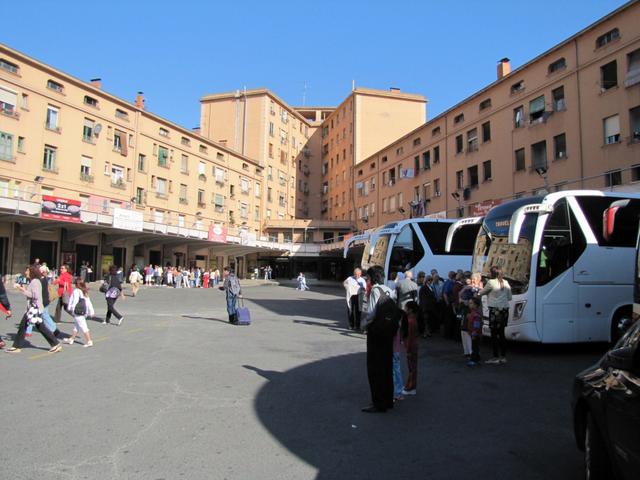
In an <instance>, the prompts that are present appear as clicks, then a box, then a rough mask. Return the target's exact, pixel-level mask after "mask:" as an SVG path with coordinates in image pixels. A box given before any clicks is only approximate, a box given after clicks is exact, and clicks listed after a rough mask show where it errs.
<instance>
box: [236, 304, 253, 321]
mask: <svg viewBox="0 0 640 480" xmlns="http://www.w3.org/2000/svg"><path fill="white" fill-rule="evenodd" d="M236 315H237V318H238V325H251V313H249V308H248V307H245V306H244V298H239V299H238V307H237V308H236Z"/></svg>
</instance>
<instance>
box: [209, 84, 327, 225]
mask: <svg viewBox="0 0 640 480" xmlns="http://www.w3.org/2000/svg"><path fill="white" fill-rule="evenodd" d="M200 105H201V116H200V118H201V120H200V132H201V133H202V135H204V136H205V137H207V138H209V139H211V140H213V141H215V142H217V143H220V144H222V145H226V146H227V147H229V148H230V149H232V150H234V151H236V152H239V153H240V154H242V155H245V156H247V157H250V158H254V159H256V160H257V161H258V163H259V164H260V165H262V166H263V168H264V169H265V173H266V175H265V178H264V181H263V182H262V184H261V186H260V188H261V195H263V196H264V197H265V202H263V210H262V212H261V215H262V218H263V219H264V221H266V222H268V221H269V220H270V219H274V220H291V219H294V218H310V217H311V218H312V217H314V216H317V215H318V212H317V211H318V210H319V207H318V204H319V202H316V201H314V199H313V195H312V194H311V192H317V191H318V187H317V185H316V182H317V179H318V175H314V173H317V172H314V170H317V168H316V164H317V163H318V162H317V161H316V162H314V160H315V159H314V155H317V151H314V150H313V148H312V147H313V146H314V145H315V144H317V143H318V142H317V141H312V137H313V136H314V134H315V132H316V130H317V128H318V121H317V120H316V116H317V117H318V118H319V119H320V118H322V116H323V115H326V111H327V110H331V109H323V108H318V109H316V110H315V111H312V110H309V109H308V108H307V109H306V110H305V112H304V113H305V115H303V114H301V113H300V112H298V111H297V110H296V109H295V108H293V107H291V106H289V105H287V104H286V103H285V102H284V101H282V100H281V99H280V98H279V97H277V96H276V95H275V94H274V93H272V92H270V91H269V90H267V89H255V90H244V91H236V92H231V93H221V94H215V95H207V96H205V97H203V98H201V99H200Z"/></svg>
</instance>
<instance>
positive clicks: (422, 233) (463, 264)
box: [344, 218, 480, 279]
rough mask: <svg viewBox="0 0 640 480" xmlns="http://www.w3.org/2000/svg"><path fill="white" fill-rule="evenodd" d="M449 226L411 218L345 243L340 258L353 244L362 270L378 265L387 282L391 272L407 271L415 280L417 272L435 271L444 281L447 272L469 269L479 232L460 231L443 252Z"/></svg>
mask: <svg viewBox="0 0 640 480" xmlns="http://www.w3.org/2000/svg"><path fill="white" fill-rule="evenodd" d="M453 222H454V220H451V219H444V218H413V219H409V220H401V221H398V222H393V223H389V224H387V225H385V226H384V227H380V228H377V229H375V230H373V231H371V232H369V233H365V234H362V235H356V236H354V237H351V238H349V239H348V240H346V241H345V245H344V257H345V258H347V253H348V252H349V249H350V248H351V247H352V246H353V245H354V244H355V243H364V250H363V252H362V260H361V262H360V266H361V267H362V269H363V270H366V269H367V268H369V267H371V266H373V265H380V266H381V267H383V268H384V271H385V276H386V278H387V279H388V278H389V275H390V274H392V273H394V272H404V271H405V270H411V271H412V273H413V276H414V278H416V276H417V274H418V272H421V271H423V272H425V273H427V274H429V272H430V271H431V270H432V269H434V268H435V269H436V270H438V273H439V274H440V276H441V277H443V278H445V279H446V276H447V273H448V272H449V271H450V270H458V269H462V270H468V269H469V266H470V265H471V254H472V252H473V246H474V243H475V239H476V236H477V233H478V229H479V228H480V225H470V226H465V227H463V228H462V230H461V232H460V233H459V234H457V235H456V238H455V240H454V241H453V244H452V245H451V248H450V249H449V250H450V251H448V252H447V251H445V242H446V238H447V232H448V230H449V227H450V226H451V224H452V223H453Z"/></svg>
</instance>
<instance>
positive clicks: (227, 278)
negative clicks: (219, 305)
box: [221, 267, 242, 325]
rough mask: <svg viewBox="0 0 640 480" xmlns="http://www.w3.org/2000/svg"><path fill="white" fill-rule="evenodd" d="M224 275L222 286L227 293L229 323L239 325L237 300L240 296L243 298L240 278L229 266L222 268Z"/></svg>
mask: <svg viewBox="0 0 640 480" xmlns="http://www.w3.org/2000/svg"><path fill="white" fill-rule="evenodd" d="M222 277H223V279H224V281H223V283H222V287H221V288H222V289H223V290H224V291H225V294H226V299H227V313H228V314H229V323H231V324H233V325H237V324H238V314H237V309H236V301H237V299H238V297H239V298H242V287H241V286H240V280H238V277H236V274H235V273H234V272H233V270H231V269H230V268H229V267H224V268H223V269H222Z"/></svg>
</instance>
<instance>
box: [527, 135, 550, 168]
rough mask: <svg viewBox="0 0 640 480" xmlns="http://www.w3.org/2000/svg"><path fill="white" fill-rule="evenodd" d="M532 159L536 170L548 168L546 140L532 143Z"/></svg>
mask: <svg viewBox="0 0 640 480" xmlns="http://www.w3.org/2000/svg"><path fill="white" fill-rule="evenodd" d="M531 161H532V165H531V166H532V167H533V169H534V170H535V169H536V168H547V142H546V141H545V140H543V141H542V142H538V143H534V144H533V145H531Z"/></svg>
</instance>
